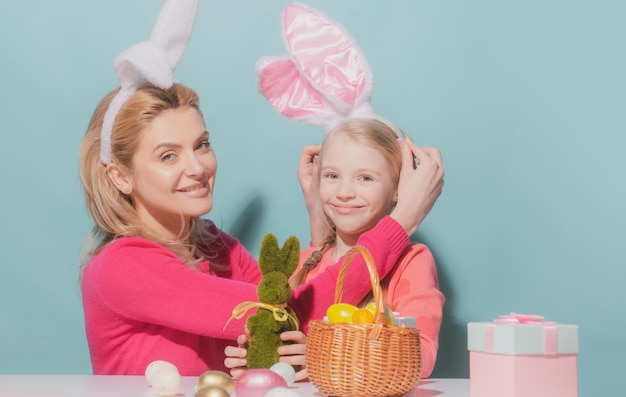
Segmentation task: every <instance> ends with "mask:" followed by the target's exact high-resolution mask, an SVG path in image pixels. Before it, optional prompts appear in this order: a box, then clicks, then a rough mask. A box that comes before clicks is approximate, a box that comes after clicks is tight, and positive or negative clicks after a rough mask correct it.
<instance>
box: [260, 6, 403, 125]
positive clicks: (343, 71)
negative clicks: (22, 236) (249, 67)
mask: <svg viewBox="0 0 626 397" xmlns="http://www.w3.org/2000/svg"><path fill="white" fill-rule="evenodd" d="M282 33H283V38H284V40H285V45H286V47H287V51H288V52H289V54H290V56H282V57H263V58H261V59H259V61H258V62H257V65H256V71H257V78H258V89H259V91H260V92H261V93H262V94H263V95H264V96H265V97H266V98H267V99H268V100H269V102H270V103H271V105H272V106H273V107H274V109H276V110H277V111H278V113H280V114H282V115H283V116H286V117H288V118H290V119H293V120H295V121H298V122H302V123H307V124H314V125H321V126H324V127H326V131H329V130H331V129H332V128H333V127H335V126H337V125H338V124H340V123H341V122H343V121H345V120H347V119H353V118H373V119H377V120H380V121H382V122H383V123H385V124H387V125H388V126H389V127H391V128H392V129H393V130H394V131H395V132H396V134H397V135H398V137H403V136H404V134H403V133H402V132H401V130H400V129H398V128H397V127H396V126H395V125H394V124H393V123H391V122H390V121H388V120H386V119H385V118H383V117H381V116H379V115H377V114H375V113H374V111H373V110H372V106H371V105H370V97H371V95H372V90H373V87H374V76H373V75H372V71H371V70H370V67H369V65H368V64H367V60H366V59H365V56H364V55H363V53H362V52H361V49H360V48H359V47H358V46H357V45H356V43H355V41H354V40H353V39H352V38H351V37H350V36H349V35H348V34H347V33H346V32H345V30H344V29H343V28H342V27H341V26H340V25H339V24H337V23H336V22H333V21H331V20H330V19H329V18H327V17H326V16H324V15H322V14H320V13H319V12H316V11H313V10H312V9H310V8H308V7H306V6H303V5H300V4H290V5H287V6H286V7H285V9H284V11H283V32H282Z"/></svg>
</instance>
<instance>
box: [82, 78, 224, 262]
mask: <svg viewBox="0 0 626 397" xmlns="http://www.w3.org/2000/svg"><path fill="white" fill-rule="evenodd" d="M118 91H119V88H118V89H115V90H113V91H112V92H110V93H109V94H107V95H106V96H105V97H104V98H103V99H102V101H101V102H100V103H99V104H98V106H97V108H96V110H95V112H94V113H93V116H92V117H91V121H90V122H89V127H88V129H87V132H86V133H85V136H84V138H83V141H82V143H81V145H80V153H79V157H80V178H81V181H82V185H83V191H84V194H85V203H86V205H87V210H88V211H89V215H90V216H91V218H92V219H93V221H94V223H95V225H94V227H93V228H92V230H91V232H90V233H89V235H88V236H87V237H86V240H85V244H84V249H83V258H82V260H81V268H82V267H84V266H85V265H86V264H87V262H89V260H90V259H91V257H92V256H93V255H96V254H97V253H98V252H100V250H102V248H103V247H104V246H106V245H107V244H109V243H110V242H111V241H113V240H114V239H116V238H118V237H132V236H142V237H145V238H148V239H150V240H153V241H155V242H157V243H159V244H161V245H163V246H165V247H167V248H169V249H170V250H172V251H173V252H174V253H176V254H177V255H178V256H179V257H180V258H181V259H182V260H183V261H185V263H187V264H188V265H190V266H194V265H195V264H197V263H199V262H200V261H202V260H203V259H204V257H203V254H202V253H201V252H200V251H199V250H198V248H197V247H198V245H203V246H205V247H208V246H209V245H211V244H212V243H213V242H215V240H216V236H214V235H211V234H210V233H209V232H208V231H207V230H206V229H205V227H204V226H203V222H201V220H200V218H192V219H191V221H190V224H189V225H186V226H189V227H188V228H187V227H184V229H185V230H181V233H180V235H179V236H178V238H177V239H175V240H171V239H164V238H162V237H159V236H157V235H156V234H155V233H153V232H151V231H150V230H149V228H147V227H145V225H143V223H142V222H141V220H140V218H139V216H138V215H137V212H136V210H135V207H134V206H133V203H132V200H131V199H130V197H129V196H128V195H125V194H123V193H122V192H120V191H119V189H118V188H117V187H116V186H115V185H114V184H113V183H112V182H111V180H110V179H109V177H108V175H107V171H106V166H105V165H104V164H103V163H102V162H101V160H100V142H101V140H100V131H101V129H102V122H103V118H104V114H105V112H106V111H107V109H108V107H109V104H110V103H111V100H112V99H113V97H114V96H115V94H116V93H117V92H118ZM185 107H191V108H194V109H196V110H198V111H199V112H200V108H199V99H198V95H197V94H196V92H195V91H194V90H192V89H191V88H188V87H186V86H183V85H181V84H174V85H173V86H172V87H171V88H170V89H167V90H164V89H161V88H158V87H156V86H154V85H152V84H149V83H147V84H144V85H143V86H141V87H139V88H138V89H137V92H135V93H134V94H133V95H132V96H131V97H130V98H129V99H128V101H127V102H126V103H124V105H123V106H122V108H121V109H120V111H119V113H118V114H117V117H116V119H115V123H114V125H113V132H112V135H111V162H112V163H115V164H116V165H117V166H118V167H120V168H121V169H122V170H123V171H124V172H131V171H132V170H133V167H134V164H133V157H134V155H135V153H136V151H137V148H138V146H139V143H140V140H141V137H142V132H143V130H144V128H145V127H146V126H147V125H148V124H150V122H152V120H154V119H155V118H156V117H158V116H159V115H160V114H161V113H162V112H164V111H166V110H169V109H176V108H185Z"/></svg>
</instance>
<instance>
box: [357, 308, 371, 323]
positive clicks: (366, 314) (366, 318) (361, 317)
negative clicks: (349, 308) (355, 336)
mask: <svg viewBox="0 0 626 397" xmlns="http://www.w3.org/2000/svg"><path fill="white" fill-rule="evenodd" d="M373 322H374V313H372V312H371V311H369V310H368V309H356V310H355V311H354V314H352V324H372V323H373Z"/></svg>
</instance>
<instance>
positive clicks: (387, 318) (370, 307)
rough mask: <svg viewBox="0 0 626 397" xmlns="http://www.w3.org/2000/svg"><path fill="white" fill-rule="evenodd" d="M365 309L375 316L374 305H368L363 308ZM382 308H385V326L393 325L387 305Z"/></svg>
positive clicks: (390, 311) (391, 315)
mask: <svg viewBox="0 0 626 397" xmlns="http://www.w3.org/2000/svg"><path fill="white" fill-rule="evenodd" d="M365 308H366V309H367V310H369V311H370V312H372V314H374V315H376V304H375V303H374V302H372V303H370V304H368V305H367V306H365ZM384 308H385V324H386V325H393V311H392V310H391V308H390V307H389V306H387V305H384ZM374 320H376V319H374Z"/></svg>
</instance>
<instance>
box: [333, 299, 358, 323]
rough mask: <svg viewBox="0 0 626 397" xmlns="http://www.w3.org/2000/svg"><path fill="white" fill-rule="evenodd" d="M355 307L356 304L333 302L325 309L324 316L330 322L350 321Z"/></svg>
mask: <svg viewBox="0 0 626 397" xmlns="http://www.w3.org/2000/svg"><path fill="white" fill-rule="evenodd" d="M356 309H357V308H356V306H354V305H351V304H349V303H335V304H333V305H330V307H329V308H328V310H327V311H326V316H327V317H328V321H330V322H331V323H351V322H352V315H353V314H354V312H355V311H356Z"/></svg>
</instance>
